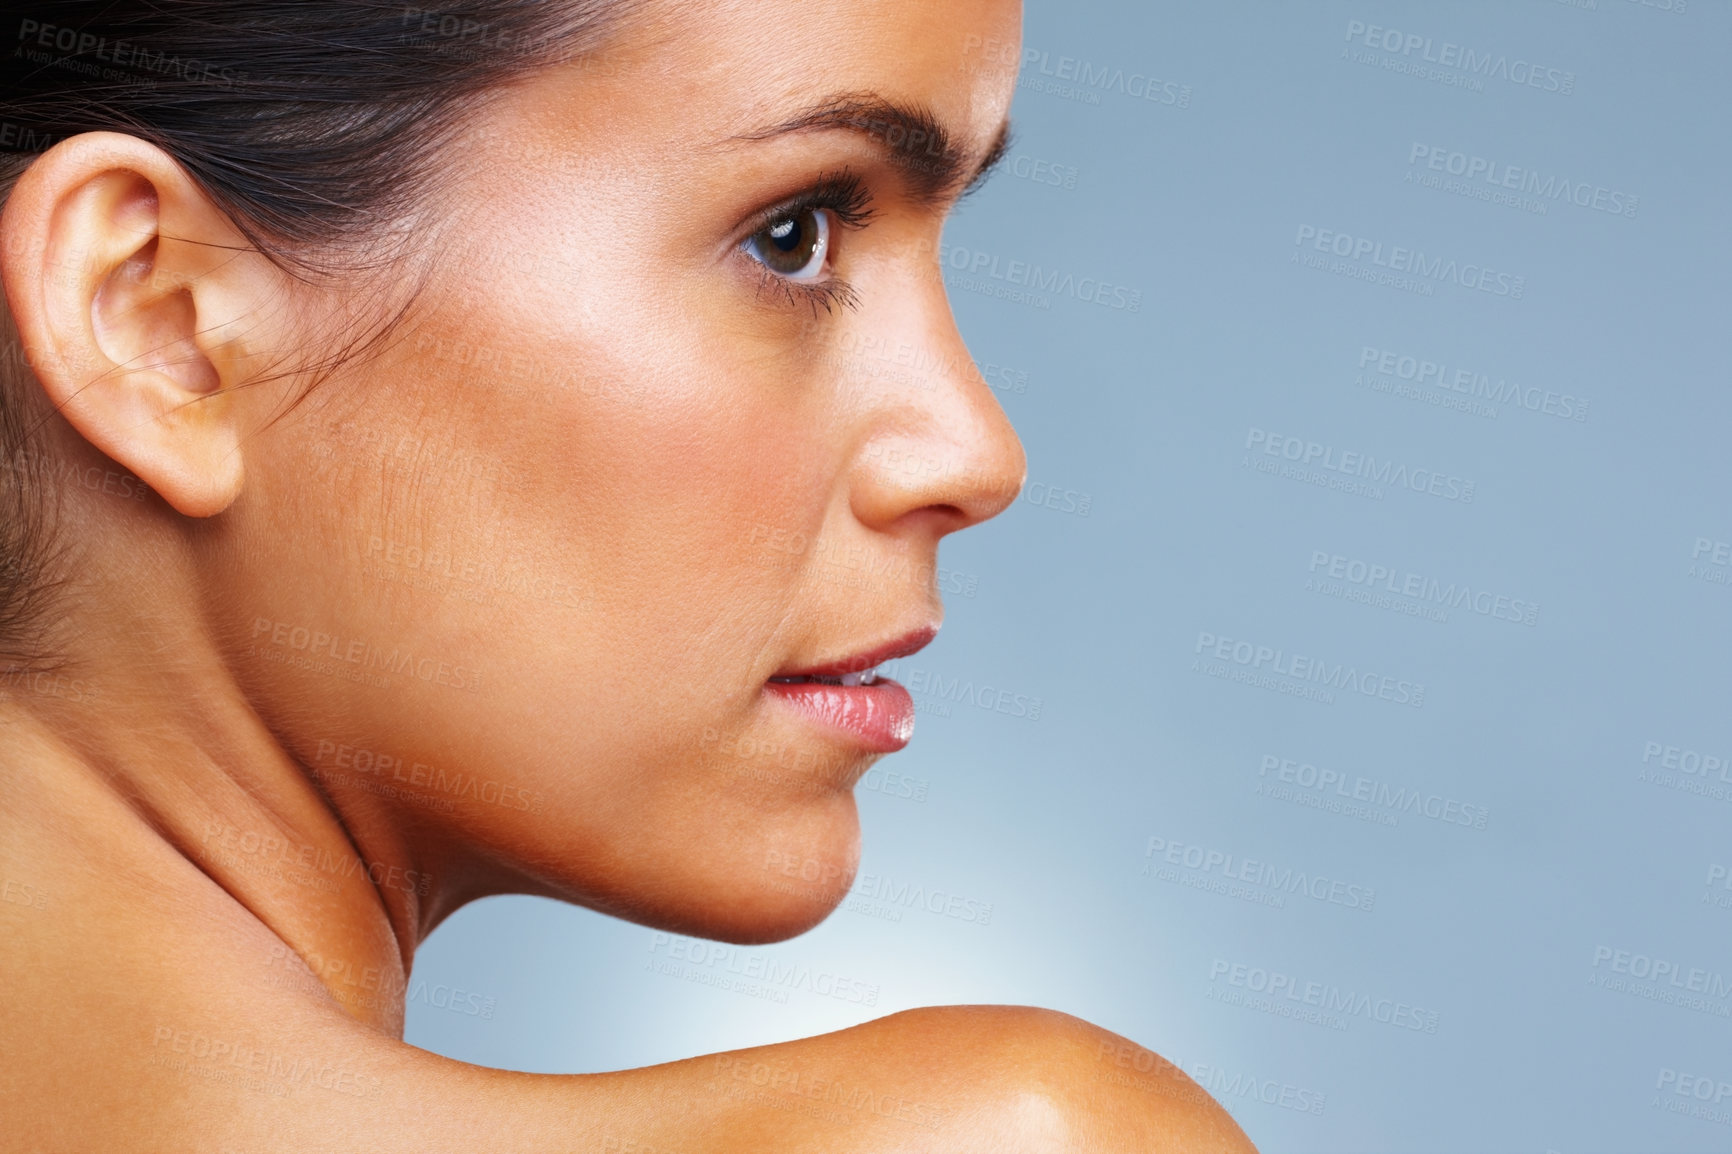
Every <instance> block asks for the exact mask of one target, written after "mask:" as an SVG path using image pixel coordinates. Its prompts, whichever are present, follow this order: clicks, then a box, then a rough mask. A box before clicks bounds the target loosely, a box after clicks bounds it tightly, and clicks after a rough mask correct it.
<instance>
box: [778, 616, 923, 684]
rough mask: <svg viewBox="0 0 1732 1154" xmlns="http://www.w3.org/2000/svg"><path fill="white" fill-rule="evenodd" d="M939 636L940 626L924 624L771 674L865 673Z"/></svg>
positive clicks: (790, 675)
mask: <svg viewBox="0 0 1732 1154" xmlns="http://www.w3.org/2000/svg"><path fill="white" fill-rule="evenodd" d="M936 636H938V626H936V625H922V626H921V627H920V628H919V629H915V630H913V631H912V632H909V633H904V634H903V635H902V636H900V637H897V638H894V639H893V640H890V641H886V642H884V643H883V644H882V645H875V646H873V647H872V648H871V649H863V650H861V651H860V652H858V653H852V654H849V655H848V656H847V657H842V658H838V659H837V660H835V661H826V662H823V663H821V664H817V665H801V666H797V667H794V668H786V669H778V670H776V672H775V673H773V674H771V675H770V676H771V677H840V676H841V675H842V674H844V673H863V672H865V671H866V670H868V669H871V668H872V667H873V666H876V665H882V664H884V662H886V661H894V660H896V658H898V657H907V656H908V655H909V654H910V653H918V652H919V651H920V650H922V649H924V648H926V646H927V645H928V644H929V643H930V642H931V641H932V639H933V638H934V637H936Z"/></svg>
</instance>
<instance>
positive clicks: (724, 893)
mask: <svg viewBox="0 0 1732 1154" xmlns="http://www.w3.org/2000/svg"><path fill="white" fill-rule="evenodd" d="M842 796H843V798H844V799H845V802H846V804H845V805H841V806H834V807H828V806H827V807H825V812H823V813H821V814H816V815H808V816H807V817H806V818H805V819H804V820H802V821H800V822H798V823H795V824H794V825H793V826H792V827H789V826H787V825H778V826H772V827H769V828H767V829H765V830H764V832H763V834H762V836H760V837H757V838H754V839H752V840H751V841H750V842H747V843H736V844H734V845H730V846H728V847H727V848H726V850H725V851H724V852H725V856H726V858H727V859H729V860H730V861H731V862H732V863H734V864H733V865H731V866H730V867H727V868H722V869H716V870H706V871H705V873H704V875H703V877H702V878H701V879H693V880H694V882H695V883H696V884H694V885H692V886H691V887H690V888H689V889H688V890H687V891H686V893H687V895H689V896H688V897H686V900H684V901H683V902H682V903H681V905H682V908H681V910H680V912H679V915H678V916H676V917H672V918H667V919H658V920H659V921H663V922H664V923H665V924H661V925H659V926H658V928H663V929H668V930H672V931H674V932H677V933H684V934H691V935H694V936H697V937H703V938H712V939H715V940H717V941H724V942H733V943H736V944H739V945H761V944H764V943H767V942H780V941H786V940H787V939H789V938H793V937H798V936H799V935H800V934H803V933H805V932H806V931H807V930H809V929H811V928H812V927H814V926H816V925H817V924H818V923H819V922H822V921H823V920H824V919H825V918H827V917H829V916H830V915H831V914H832V913H834V912H835V910H836V907H837V906H839V905H841V904H842V899H843V898H845V897H847V896H848V890H849V889H850V888H851V887H852V886H853V884H854V875H855V873H856V871H857V870H858V868H859V864H860V822H859V816H858V814H857V812H856V810H855V808H854V801H853V795H852V794H844V795H842Z"/></svg>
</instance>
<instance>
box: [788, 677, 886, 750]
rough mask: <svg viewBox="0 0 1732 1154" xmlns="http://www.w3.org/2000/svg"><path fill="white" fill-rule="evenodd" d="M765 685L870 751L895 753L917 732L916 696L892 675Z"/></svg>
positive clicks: (797, 707) (809, 715)
mask: <svg viewBox="0 0 1732 1154" xmlns="http://www.w3.org/2000/svg"><path fill="white" fill-rule="evenodd" d="M764 688H765V689H766V690H767V691H768V692H769V693H770V695H771V696H773V697H779V698H781V699H782V700H783V701H786V702H787V703H788V704H789V705H792V706H793V707H794V708H795V709H798V710H799V711H800V712H802V713H804V714H806V715H807V716H808V717H811V718H814V719H816V720H817V721H820V722H822V723H823V724H825V725H828V726H831V727H832V728H835V729H840V730H842V731H843V732H844V733H847V734H850V735H852V736H853V737H854V738H855V739H856V740H857V741H858V742H859V744H860V745H861V746H863V747H864V748H865V749H866V751H867V752H869V753H895V752H896V751H897V750H899V749H901V748H902V747H903V746H905V745H907V744H908V739H909V738H911V737H913V736H914V698H912V697H910V696H909V695H908V690H906V689H904V688H903V687H902V685H901V684H900V683H898V682H895V681H891V680H890V679H889V678H879V679H878V680H877V681H875V682H873V683H872V684H871V685H829V684H826V683H824V682H821V681H801V682H796V683H794V684H792V685H790V684H787V683H786V682H780V681H771V682H767V683H766V684H765V685H764Z"/></svg>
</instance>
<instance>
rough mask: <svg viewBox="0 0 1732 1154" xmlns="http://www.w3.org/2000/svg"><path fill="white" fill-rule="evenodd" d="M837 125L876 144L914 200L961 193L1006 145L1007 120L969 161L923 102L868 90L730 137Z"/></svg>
mask: <svg viewBox="0 0 1732 1154" xmlns="http://www.w3.org/2000/svg"><path fill="white" fill-rule="evenodd" d="M834 128H841V129H846V130H848V131H851V132H856V133H859V134H860V135H862V136H865V137H867V138H868V139H870V140H872V141H874V142H876V143H877V144H878V146H879V147H880V148H881V149H882V150H883V151H884V154H885V155H886V156H887V157H888V158H889V160H890V163H891V164H892V165H894V166H895V167H896V168H899V169H902V170H903V171H904V173H905V174H906V176H907V179H908V183H909V188H910V190H911V191H912V192H913V194H914V199H915V200H916V201H917V202H918V203H920V204H923V205H931V204H937V203H939V202H940V201H942V200H943V199H944V198H945V197H946V196H948V195H949V194H951V193H953V192H954V193H956V194H957V195H959V196H960V195H966V194H967V193H969V192H972V191H974V190H975V189H976V188H978V187H979V186H980V185H981V183H982V182H984V181H985V179H986V177H987V175H988V174H989V173H990V172H991V170H992V168H993V166H994V165H996V164H997V163H998V162H999V161H1000V160H1002V159H1003V158H1004V154H1005V152H1006V151H1007V150H1008V149H1009V148H1010V120H1009V119H1008V118H1007V119H1006V120H1005V121H1004V123H1002V124H1000V125H999V126H998V132H997V133H996V134H995V135H994V137H993V139H992V143H991V144H990V145H988V146H987V148H986V151H985V152H984V153H982V154H981V156H980V159H979V160H978V161H976V162H975V163H973V164H972V165H971V164H970V158H969V156H968V154H967V153H966V152H965V151H964V150H963V149H962V147H961V146H960V145H958V144H957V142H956V137H955V134H954V133H952V132H951V131H950V130H949V129H947V128H945V126H944V124H943V123H942V122H941V121H940V120H939V119H938V117H937V116H935V115H933V113H932V111H931V109H929V108H926V107H925V106H924V105H919V104H908V103H904V102H902V101H899V100H891V99H888V98H886V97H883V96H879V95H878V94H876V93H872V92H857V93H842V94H840V95H836V96H831V97H827V98H825V99H824V100H822V101H820V102H819V103H817V104H814V105H813V106H811V107H810V108H808V109H806V110H805V111H803V112H800V113H797V114H796V115H794V116H792V117H789V118H788V119H787V120H783V121H779V122H777V123H775V124H772V125H768V126H766V127H764V128H758V129H753V130H752V131H750V132H742V133H740V134H739V135H737V136H734V137H732V138H731V139H733V140H743V141H761V140H771V139H773V138H775V137H778V136H785V135H788V134H789V133H797V132H821V131H824V130H826V129H834Z"/></svg>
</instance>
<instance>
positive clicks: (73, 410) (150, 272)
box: [0, 132, 274, 517]
mask: <svg viewBox="0 0 1732 1154" xmlns="http://www.w3.org/2000/svg"><path fill="white" fill-rule="evenodd" d="M243 250H244V251H243ZM261 265H262V266H263V267H261ZM267 270H269V271H274V266H272V265H270V264H269V262H268V261H264V260H263V258H262V257H261V256H259V255H258V254H257V252H256V250H252V249H251V248H250V247H249V246H248V245H247V244H246V240H245V238H244V237H243V236H241V235H240V233H239V232H238V231H237V230H236V229H235V228H234V226H233V224H232V223H231V222H230V221H229V219H228V217H227V216H226V215H225V214H224V213H223V212H222V211H221V210H220V209H219V208H218V207H217V206H216V205H215V203H214V202H212V201H211V199H210V198H209V197H208V196H207V195H206V194H205V193H204V191H203V190H202V189H200V188H199V187H198V185H197V184H196V183H194V182H193V180H192V178H191V177H190V176H188V175H187V173H186V170H185V169H183V168H182V167H181V166H180V165H179V164H178V163H177V162H176V161H175V160H174V158H173V157H171V156H169V155H168V154H167V153H166V152H164V151H163V150H162V149H160V148H157V147H156V146H155V145H152V144H148V143H146V142H145V141H143V140H140V139H138V138H137V137H132V136H126V135H123V134H120V133H114V132H89V133H84V134H82V135H79V136H74V137H71V138H70V139H67V140H64V141H62V142H61V143H59V144H57V145H55V146H54V147H53V148H52V149H50V150H49V151H47V152H46V153H44V154H43V155H42V156H40V157H38V158H37V159H36V160H35V161H34V162H33V163H32V164H31V165H30V167H29V168H28V169H26V170H25V172H24V173H23V175H22V176H20V177H19V178H18V181H17V184H16V185H15V186H14V188H13V191H12V194H11V196H10V197H9V198H8V199H7V201H6V208H5V213H4V215H0V278H3V280H4V283H5V289H6V297H7V301H8V303H9V304H10V305H11V308H12V319H13V322H14V324H15V325H16V327H17V330H18V336H19V339H20V341H21V342H22V344H23V346H24V349H25V350H27V352H28V355H27V361H28V363H29V364H30V365H31V366H32V367H33V368H34V369H35V371H36V376H37V379H38V380H40V382H41V384H42V388H43V390H44V391H45V392H46V393H47V394H48V399H49V401H50V402H51V403H52V404H54V405H55V407H56V408H58V409H59V411H60V413H61V415H62V416H64V417H65V418H66V420H67V421H68V423H70V424H71V425H72V426H73V427H74V428H75V429H77V430H78V432H79V433H81V434H82V435H83V436H84V438H85V439H86V440H88V441H89V442H90V443H91V444H92V445H94V446H95V447H96V448H97V449H99V450H101V451H102V452H103V453H105V454H106V455H107V456H109V457H110V458H112V459H113V460H115V461H117V462H119V463H120V464H121V465H124V466H125V467H126V468H128V469H129V470H131V471H132V472H133V473H134V474H136V475H137V476H138V477H139V478H140V479H142V480H143V481H144V482H145V483H146V484H147V485H149V486H150V487H151V488H152V489H153V490H155V491H156V492H157V493H159V494H160V495H161V496H162V497H163V499H164V500H166V501H167V502H168V503H169V504H170V505H172V506H173V507H174V508H175V509H177V510H179V511H180V512H181V513H184V514H186V515H188V516H192V517H208V516H211V515H212V514H215V513H220V512H221V511H222V510H224V509H226V508H227V507H228V506H229V504H230V503H231V502H232V501H233V500H234V499H235V497H236V496H237V495H238V494H239V492H240V488H241V479H242V474H243V470H242V463H241V451H240V446H241V440H242V434H241V429H240V427H239V422H240V418H241V417H242V415H243V412H242V408H243V407H242V406H241V405H240V403H239V401H238V400H237V398H236V397H235V395H234V391H235V388H234V387H235V386H236V385H237V384H239V383H240V382H241V381H242V380H244V379H245V372H244V370H245V368H246V365H247V362H248V359H249V354H248V350H247V347H246V345H247V342H246V339H245V338H246V336H247V334H248V332H249V331H250V330H251V328H252V326H253V323H254V322H255V321H256V320H257V317H256V316H255V313H256V311H257V309H258V306H259V304H260V303H261V302H262V301H263V300H265V299H266V295H267V294H268V293H269V291H270V289H271V287H272V282H271V280H270V277H269V273H268V271H267Z"/></svg>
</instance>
